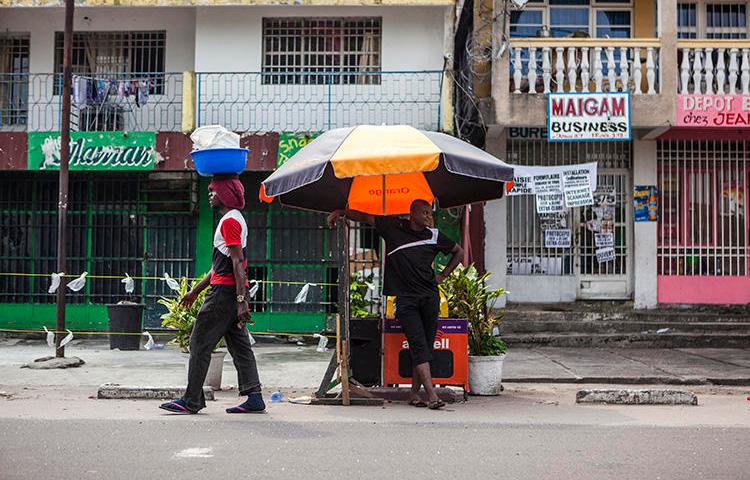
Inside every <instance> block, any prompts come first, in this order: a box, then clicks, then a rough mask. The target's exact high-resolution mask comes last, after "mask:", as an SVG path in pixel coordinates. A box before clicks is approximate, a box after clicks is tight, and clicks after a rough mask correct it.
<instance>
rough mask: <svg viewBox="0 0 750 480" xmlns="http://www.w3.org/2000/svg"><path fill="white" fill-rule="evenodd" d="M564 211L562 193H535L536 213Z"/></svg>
mask: <svg viewBox="0 0 750 480" xmlns="http://www.w3.org/2000/svg"><path fill="white" fill-rule="evenodd" d="M562 211H565V207H564V206H563V194H562V193H539V194H537V195H536V213H555V212H562Z"/></svg>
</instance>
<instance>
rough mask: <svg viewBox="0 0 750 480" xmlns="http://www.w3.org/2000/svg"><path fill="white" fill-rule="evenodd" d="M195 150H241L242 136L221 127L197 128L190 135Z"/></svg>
mask: <svg viewBox="0 0 750 480" xmlns="http://www.w3.org/2000/svg"><path fill="white" fill-rule="evenodd" d="M190 140H192V141H193V150H205V149H209V148H240V136H239V135H237V134H236V133H234V132H230V131H229V130H227V129H226V128H224V127H222V126H221V125H207V126H205V127H200V128H196V129H195V131H194V132H193V133H192V135H190Z"/></svg>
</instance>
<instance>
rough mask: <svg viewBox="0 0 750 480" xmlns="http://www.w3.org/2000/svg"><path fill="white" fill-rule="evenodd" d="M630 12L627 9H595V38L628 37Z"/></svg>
mask: <svg viewBox="0 0 750 480" xmlns="http://www.w3.org/2000/svg"><path fill="white" fill-rule="evenodd" d="M630 33H631V29H630V12H629V11H627V10H597V12H596V36H597V38H630Z"/></svg>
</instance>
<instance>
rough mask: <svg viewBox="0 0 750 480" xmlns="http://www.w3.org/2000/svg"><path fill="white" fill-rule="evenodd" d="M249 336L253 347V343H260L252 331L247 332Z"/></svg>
mask: <svg viewBox="0 0 750 480" xmlns="http://www.w3.org/2000/svg"><path fill="white" fill-rule="evenodd" d="M247 336H248V337H250V346H251V347H252V346H253V345H255V344H256V343H258V342H257V341H256V340H255V338H253V334H252V333H250V332H247Z"/></svg>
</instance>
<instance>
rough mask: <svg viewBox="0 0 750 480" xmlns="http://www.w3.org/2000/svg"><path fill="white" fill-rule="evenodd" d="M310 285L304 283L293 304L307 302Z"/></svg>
mask: <svg viewBox="0 0 750 480" xmlns="http://www.w3.org/2000/svg"><path fill="white" fill-rule="evenodd" d="M310 285H311V284H310V283H306V284H304V285H303V286H302V289H301V290H300V291H299V293H298V294H297V297H296V298H295V299H294V303H304V302H306V301H307V292H308V291H309V290H310Z"/></svg>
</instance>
